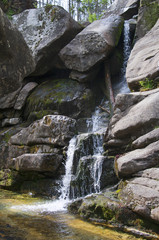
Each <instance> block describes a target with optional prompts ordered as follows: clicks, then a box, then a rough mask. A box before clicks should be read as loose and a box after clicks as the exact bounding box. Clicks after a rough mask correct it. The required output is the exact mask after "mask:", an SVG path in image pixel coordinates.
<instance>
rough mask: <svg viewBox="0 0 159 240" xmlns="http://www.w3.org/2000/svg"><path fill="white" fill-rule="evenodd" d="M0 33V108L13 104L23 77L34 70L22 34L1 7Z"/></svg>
mask: <svg viewBox="0 0 159 240" xmlns="http://www.w3.org/2000/svg"><path fill="white" fill-rule="evenodd" d="M0 35H1V42H0V52H1V56H0V69H1V70H0V109H5V108H11V107H13V106H14V103H15V101H16V97H17V95H18V93H19V91H20V89H21V87H22V82H23V79H24V78H25V77H26V76H28V75H29V74H30V73H31V72H32V71H33V70H34V67H35V64H34V60H33V58H32V55H31V53H30V50H29V48H28V46H27V44H26V42H25V41H24V38H23V36H22V34H21V33H20V32H19V31H18V30H17V28H15V27H14V26H13V25H12V24H11V22H10V21H9V20H8V18H7V16H6V15H5V14H4V13H3V11H2V10H1V9H0ZM19 49H20V51H19ZM13 83H14V84H13Z"/></svg>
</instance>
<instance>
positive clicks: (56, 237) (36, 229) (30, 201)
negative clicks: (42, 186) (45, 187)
mask: <svg viewBox="0 0 159 240" xmlns="http://www.w3.org/2000/svg"><path fill="white" fill-rule="evenodd" d="M60 208H61V206H60ZM56 210H58V211H56ZM0 239H3V240H45V239H48V240H62V239H65V240H90V239H91V240H102V239H103V240H112V239H114V240H119V239H120V240H122V239H123V240H126V239H127V240H128V239H129V240H133V239H134V240H135V239H137V238H136V237H134V236H131V235H128V234H124V233H120V232H117V231H113V230H110V229H106V228H103V227H101V226H96V225H94V224H91V223H88V222H85V221H82V220H81V219H78V218H76V217H75V216H72V215H70V214H68V213H67V211H66V210H62V209H61V210H60V211H59V206H58V201H54V202H53V201H44V200H41V199H36V198H33V197H32V196H29V195H18V194H16V193H13V192H9V191H4V190H0ZM138 239H139V238H138Z"/></svg>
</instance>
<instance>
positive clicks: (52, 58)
mask: <svg viewBox="0 0 159 240" xmlns="http://www.w3.org/2000/svg"><path fill="white" fill-rule="evenodd" d="M13 23H14V24H15V25H16V27H17V28H18V29H19V31H20V32H22V34H23V36H24V39H25V40H26V42H27V44H28V46H29V48H30V49H31V50H32V53H33V56H34V58H35V62H36V69H35V71H34V73H32V74H33V75H43V74H45V73H46V72H48V71H50V70H52V68H54V67H58V65H59V64H60V66H62V65H61V62H60V61H59V59H58V57H57V54H58V52H59V51H60V50H61V49H62V48H63V47H64V46H65V45H67V44H68V43H69V42H70V41H71V40H72V39H73V38H74V37H75V35H76V34H77V33H79V32H80V31H81V30H82V27H81V25H80V24H78V23H77V22H76V21H74V20H73V19H72V18H71V16H70V14H69V13H68V12H66V11H65V10H64V9H63V8H62V7H59V6H51V5H47V6H46V7H45V8H39V9H30V10H26V11H24V12H22V13H21V14H18V15H14V17H13Z"/></svg>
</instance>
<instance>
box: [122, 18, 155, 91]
mask: <svg viewBox="0 0 159 240" xmlns="http://www.w3.org/2000/svg"><path fill="white" fill-rule="evenodd" d="M158 38H159V20H158V21H157V23H156V24H155V26H154V27H153V28H152V29H151V30H150V31H149V32H148V33H147V34H146V35H145V36H144V37H143V38H141V39H140V40H139V41H137V42H136V44H135V46H134V48H133V50H132V52H131V54H130V57H129V61H128V65H127V69H126V79H127V82H128V85H129V88H130V89H131V90H137V89H139V88H140V83H139V82H140V81H151V80H154V81H155V79H156V78H158V77H159V61H158V59H159V41H158Z"/></svg>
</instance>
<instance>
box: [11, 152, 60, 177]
mask: <svg viewBox="0 0 159 240" xmlns="http://www.w3.org/2000/svg"><path fill="white" fill-rule="evenodd" d="M62 160H63V156H62V155H61V156H60V155H56V154H52V153H50V154H49V153H47V154H46V153H45V154H44V153H41V154H40V153H37V154H29V153H28V154H23V155H21V156H19V157H17V158H13V160H12V162H11V167H12V168H13V169H15V170H17V171H25V172H26V171H36V172H51V173H53V174H55V173H56V171H57V170H58V168H59V166H60V165H61V163H62Z"/></svg>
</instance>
